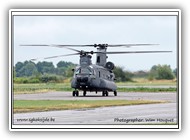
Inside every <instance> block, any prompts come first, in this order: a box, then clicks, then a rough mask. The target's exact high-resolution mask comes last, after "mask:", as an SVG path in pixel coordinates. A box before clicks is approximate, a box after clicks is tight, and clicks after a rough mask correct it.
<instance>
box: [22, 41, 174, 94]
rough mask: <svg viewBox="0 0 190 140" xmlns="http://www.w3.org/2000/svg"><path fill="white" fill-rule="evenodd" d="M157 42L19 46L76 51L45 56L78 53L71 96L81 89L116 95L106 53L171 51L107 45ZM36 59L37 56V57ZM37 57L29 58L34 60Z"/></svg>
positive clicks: (112, 74) (111, 63) (110, 63)
mask: <svg viewBox="0 0 190 140" xmlns="http://www.w3.org/2000/svg"><path fill="white" fill-rule="evenodd" d="M148 45H159V44H114V45H112V44H93V45H44V44H38V45H21V46H46V47H58V48H66V49H69V50H72V51H75V52H76V53H73V54H65V55H57V56H51V57H45V58H44V59H51V58H57V57H64V56H72V55H79V56H80V60H79V65H77V66H76V67H75V68H74V69H72V71H73V77H72V80H71V87H72V88H73V89H74V90H73V92H72V96H79V91H83V96H86V94H87V92H96V93H97V92H102V96H109V92H113V94H114V96H117V85H116V83H115V80H116V78H117V77H115V74H114V72H113V70H114V67H115V65H114V63H113V62H110V61H107V58H108V56H107V55H108V54H131V53H169V52H171V51H114V52H113V51H112V52H108V51H107V48H108V47H131V46H148ZM73 47H95V48H96V49H97V51H84V50H78V49H74V48H73ZM93 54H96V64H92V60H91V58H92V55H93ZM37 59H38V58H37ZM37 59H31V61H35V60H37Z"/></svg>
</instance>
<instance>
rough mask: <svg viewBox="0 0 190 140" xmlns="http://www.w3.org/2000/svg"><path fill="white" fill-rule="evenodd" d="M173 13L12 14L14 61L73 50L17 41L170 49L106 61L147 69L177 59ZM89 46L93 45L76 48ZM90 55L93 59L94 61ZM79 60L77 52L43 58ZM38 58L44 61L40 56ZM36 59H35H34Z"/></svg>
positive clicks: (122, 55)
mask: <svg viewBox="0 0 190 140" xmlns="http://www.w3.org/2000/svg"><path fill="white" fill-rule="evenodd" d="M176 21H177V20H176V16H14V64H16V63H17V62H18V61H21V62H24V61H25V60H30V59H32V58H39V57H48V56H55V55H62V54H70V53H74V52H73V51H71V50H67V49H64V48H54V47H52V48H51V47H23V46H19V45H21V44H79V45H80V44H95V43H96V44H99V43H107V44H142V43H145V44H147V43H150V44H160V45H158V46H138V47H131V48H124V47H122V48H108V51H116V50H117V51H134V50H135V51H152V50H154V51H155V50H158V51H173V52H172V53H163V54H117V55H113V54H112V55H108V61H112V62H113V63H114V64H115V65H117V66H123V67H124V68H125V69H126V70H130V71H137V70H149V69H150V68H151V67H152V66H153V65H157V64H167V65H170V66H171V68H172V69H174V68H176V62H177V54H176V48H177V46H176V45H177V44H176V42H177V22H176ZM76 49H79V50H82V49H83V50H93V51H96V49H95V48H76ZM95 57H96V56H95V55H93V59H92V60H93V63H95ZM61 60H63V61H71V62H73V63H77V64H78V62H79V56H67V57H60V58H56V59H49V60H45V61H50V62H53V63H54V64H55V65H56V64H57V62H59V61H61ZM39 61H44V60H42V59H40V60H39ZM37 62H38V61H35V63H37Z"/></svg>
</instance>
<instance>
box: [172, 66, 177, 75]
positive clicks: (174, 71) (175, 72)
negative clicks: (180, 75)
mask: <svg viewBox="0 0 190 140" xmlns="http://www.w3.org/2000/svg"><path fill="white" fill-rule="evenodd" d="M173 73H174V75H175V77H177V68H175V69H174V70H173Z"/></svg>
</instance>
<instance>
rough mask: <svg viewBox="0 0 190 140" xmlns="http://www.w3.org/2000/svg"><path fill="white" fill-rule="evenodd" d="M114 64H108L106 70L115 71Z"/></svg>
mask: <svg viewBox="0 0 190 140" xmlns="http://www.w3.org/2000/svg"><path fill="white" fill-rule="evenodd" d="M114 67H115V66H114V63H112V62H107V63H106V65H105V68H107V69H108V70H113V69H114Z"/></svg>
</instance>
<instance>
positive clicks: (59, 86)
mask: <svg viewBox="0 0 190 140" xmlns="http://www.w3.org/2000/svg"><path fill="white" fill-rule="evenodd" d="M175 85H176V81H172V80H154V81H148V80H146V79H140V78H139V79H136V81H134V82H123V83H117V86H118V89H117V91H118V92H176V90H177V89H176V87H172V88H159V87H158V88H157V87H154V88H151V86H175ZM120 86H122V87H120ZM130 86H135V87H130ZM143 86H147V87H143ZM72 90H73V89H72V88H71V86H70V83H47V84H45V83H40V84H14V85H13V92H14V94H28V93H45V92H49V91H72Z"/></svg>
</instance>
